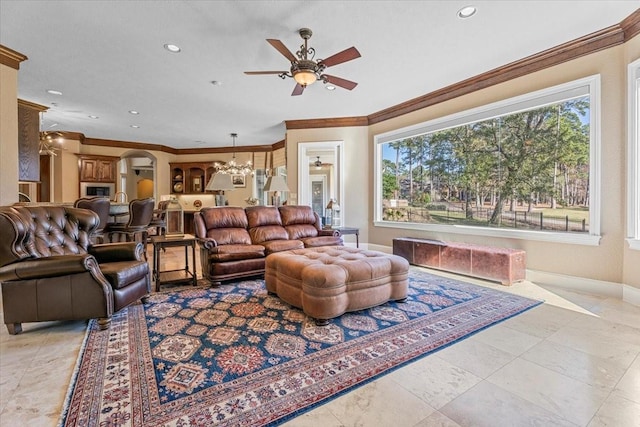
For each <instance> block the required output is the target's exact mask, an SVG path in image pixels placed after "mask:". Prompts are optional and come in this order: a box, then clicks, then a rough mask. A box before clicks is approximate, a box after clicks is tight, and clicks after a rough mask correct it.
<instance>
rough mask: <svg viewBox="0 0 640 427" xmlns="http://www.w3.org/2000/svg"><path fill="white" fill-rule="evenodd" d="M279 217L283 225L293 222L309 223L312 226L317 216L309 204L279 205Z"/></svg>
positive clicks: (292, 223)
mask: <svg viewBox="0 0 640 427" xmlns="http://www.w3.org/2000/svg"><path fill="white" fill-rule="evenodd" d="M279 210H280V217H281V218H282V225H284V226H285V227H287V226H290V225H294V224H309V225H311V226H314V225H315V224H316V221H317V217H316V214H315V212H313V209H311V206H280V208H279Z"/></svg>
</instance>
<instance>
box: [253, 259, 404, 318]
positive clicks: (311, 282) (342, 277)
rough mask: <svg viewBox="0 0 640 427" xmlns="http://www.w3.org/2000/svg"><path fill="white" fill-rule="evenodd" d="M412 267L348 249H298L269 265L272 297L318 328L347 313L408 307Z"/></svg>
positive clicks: (268, 289)
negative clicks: (397, 305)
mask: <svg viewBox="0 0 640 427" xmlns="http://www.w3.org/2000/svg"><path fill="white" fill-rule="evenodd" d="M408 275H409V262H408V261H407V260H406V259H404V258H402V257H399V256H397V255H390V254H385V253H382V252H376V251H368V250H364V249H357V248H350V247H344V246H326V247H319V248H308V249H296V250H292V251H286V252H278V253H274V254H271V255H269V256H268V257H267V259H266V268H265V282H266V286H267V291H269V292H271V293H275V294H277V295H278V297H280V298H281V299H282V300H284V301H286V302H287V303H289V304H291V305H293V306H294V307H298V308H301V309H302V310H303V311H304V312H305V313H306V314H307V315H308V316H311V317H313V318H315V319H316V323H317V324H319V325H323V324H327V323H328V322H329V319H332V318H334V317H337V316H340V315H342V314H344V313H345V312H348V311H355V310H362V309H365V308H369V307H374V306H376V305H380V304H384V303H385V302H387V301H392V300H396V301H404V300H405V299H406V298H407V290H408V287H409V279H408Z"/></svg>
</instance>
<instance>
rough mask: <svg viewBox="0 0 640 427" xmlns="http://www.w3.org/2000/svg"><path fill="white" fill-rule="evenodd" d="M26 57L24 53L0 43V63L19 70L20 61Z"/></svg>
mask: <svg viewBox="0 0 640 427" xmlns="http://www.w3.org/2000/svg"><path fill="white" fill-rule="evenodd" d="M27 59H29V58H27V56H26V55H23V54H21V53H20V52H16V51H15V50H13V49H9V48H8V47H6V46H4V45H1V44H0V64H3V65H6V66H7V67H11V68H14V69H16V70H19V69H20V63H21V62H23V61H26V60H27Z"/></svg>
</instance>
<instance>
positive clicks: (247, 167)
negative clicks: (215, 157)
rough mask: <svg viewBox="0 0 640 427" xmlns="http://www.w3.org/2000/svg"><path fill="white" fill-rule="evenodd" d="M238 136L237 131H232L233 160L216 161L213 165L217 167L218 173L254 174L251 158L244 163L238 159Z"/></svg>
mask: <svg viewBox="0 0 640 427" xmlns="http://www.w3.org/2000/svg"><path fill="white" fill-rule="evenodd" d="M237 137H238V134H237V133H232V134H231V138H233V156H232V157H231V160H229V161H228V162H227V163H224V164H222V163H218V162H216V163H214V164H213V166H214V167H215V168H216V173H223V174H227V175H253V164H252V163H251V160H249V161H247V162H246V163H244V164H241V163H238V162H237V161H236V138H237Z"/></svg>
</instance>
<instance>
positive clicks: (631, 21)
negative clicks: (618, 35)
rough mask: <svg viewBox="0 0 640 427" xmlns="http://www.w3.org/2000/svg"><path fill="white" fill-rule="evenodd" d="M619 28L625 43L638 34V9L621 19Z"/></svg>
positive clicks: (639, 30)
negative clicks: (622, 32)
mask: <svg viewBox="0 0 640 427" xmlns="http://www.w3.org/2000/svg"><path fill="white" fill-rule="evenodd" d="M620 27H622V30H623V31H624V41H625V42H626V41H628V40H631V39H632V38H634V37H635V36H637V35H638V34H640V9H636V11H635V12H633V13H632V14H631V15H629V16H627V17H626V18H625V19H623V20H622V22H621V23H620Z"/></svg>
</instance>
